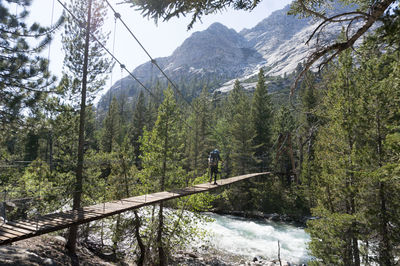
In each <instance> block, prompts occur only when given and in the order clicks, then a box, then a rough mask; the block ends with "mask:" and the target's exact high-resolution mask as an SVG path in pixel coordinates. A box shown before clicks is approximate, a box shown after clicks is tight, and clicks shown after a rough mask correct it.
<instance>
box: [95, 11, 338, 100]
mask: <svg viewBox="0 0 400 266" xmlns="http://www.w3.org/2000/svg"><path fill="white" fill-rule="evenodd" d="M289 9H290V7H289V5H287V6H286V7H285V8H283V9H280V10H276V11H274V12H273V13H272V14H271V15H269V16H268V17H266V18H265V19H263V20H262V21H260V22H259V23H258V24H257V25H255V26H254V27H253V28H251V29H243V30H241V31H240V32H236V31H235V30H234V29H229V28H228V27H226V26H225V25H223V24H221V23H219V22H216V23H213V24H211V25H210V26H209V27H208V28H207V29H206V30H204V31H198V32H194V33H192V34H191V36H190V37H189V38H187V39H186V40H185V41H184V42H183V43H182V44H181V45H180V46H178V47H177V48H176V49H175V50H174V52H173V53H172V54H171V55H170V56H167V57H161V58H156V59H155V60H156V62H157V63H158V65H159V66H160V68H161V69H163V71H164V72H165V73H166V74H167V75H168V76H169V78H170V79H171V80H173V81H174V83H177V84H178V83H179V84H188V83H191V82H193V81H196V82H197V83H199V80H201V81H202V84H203V86H204V85H206V86H209V88H210V89H211V90H213V91H221V92H226V91H229V90H230V89H231V88H232V86H233V81H234V80H235V79H239V80H241V81H245V80H246V79H249V78H251V77H253V76H255V75H256V74H257V72H258V71H259V69H260V68H264V70H265V73H266V74H267V75H269V76H286V74H290V73H293V72H294V71H295V70H296V68H297V66H298V64H299V63H301V62H302V61H304V59H305V58H306V57H307V56H308V55H309V52H310V50H309V47H307V46H306V45H305V42H306V40H307V38H308V37H309V36H310V34H311V33H312V31H313V30H314V28H315V26H316V25H314V24H313V21H312V20H311V19H310V18H306V19H298V18H296V17H294V16H289V15H287V12H288V11H289ZM330 28H332V26H329V25H328V27H327V31H328V32H329V31H330ZM331 30H332V31H337V26H336V27H334V28H332V29H331ZM132 74H133V75H134V76H136V77H137V78H138V79H139V80H141V82H143V83H144V84H146V85H147V86H150V87H151V86H154V85H155V83H156V82H157V81H161V82H166V80H165V78H164V77H163V76H162V74H161V73H160V71H159V70H158V69H157V67H155V66H152V63H151V62H150V61H149V62H146V63H144V64H142V65H140V66H138V67H137V68H135V69H134V70H133V71H132ZM200 83H201V82H200ZM179 84H178V85H179ZM203 86H199V88H198V89H197V90H198V91H194V92H193V93H194V94H196V93H199V92H200V91H201V89H202V87H203ZM245 87H246V86H245ZM247 87H249V86H247ZM140 90H142V88H141V87H140V85H139V84H137V82H136V81H134V80H133V79H132V78H131V77H125V78H123V80H122V81H121V80H120V81H117V82H116V83H114V85H113V86H112V87H111V88H110V90H109V91H108V92H107V93H106V95H104V96H103V97H102V99H101V100H100V101H99V105H101V103H102V102H103V106H104V102H105V100H104V99H108V98H109V96H110V94H111V93H112V94H113V95H116V96H117V97H128V98H132V97H135V96H136V95H137V94H138V92H139V91H140ZM195 96H196V95H189V97H195Z"/></svg>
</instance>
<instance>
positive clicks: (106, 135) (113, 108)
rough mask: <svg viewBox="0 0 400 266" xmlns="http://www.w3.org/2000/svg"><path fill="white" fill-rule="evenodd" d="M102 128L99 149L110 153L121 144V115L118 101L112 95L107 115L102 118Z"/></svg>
mask: <svg viewBox="0 0 400 266" xmlns="http://www.w3.org/2000/svg"><path fill="white" fill-rule="evenodd" d="M102 130H103V132H102V135H101V139H100V147H101V150H102V151H103V152H105V153H111V152H112V151H113V150H114V149H116V147H117V146H118V145H120V144H121V116H120V112H119V105H118V101H117V99H116V98H115V97H113V99H112V101H111V104H110V107H109V109H108V112H107V115H106V117H105V118H104V121H103V129H102Z"/></svg>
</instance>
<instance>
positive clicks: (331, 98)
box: [308, 52, 363, 265]
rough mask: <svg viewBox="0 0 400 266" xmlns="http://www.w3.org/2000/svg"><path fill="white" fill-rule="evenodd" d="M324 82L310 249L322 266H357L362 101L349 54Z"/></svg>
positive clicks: (358, 254)
mask: <svg viewBox="0 0 400 266" xmlns="http://www.w3.org/2000/svg"><path fill="white" fill-rule="evenodd" d="M329 84H330V87H329V90H328V92H327V96H326V97H325V99H324V104H323V109H322V110H323V113H324V115H325V117H326V118H327V119H328V121H327V123H326V125H325V126H324V127H323V128H322V129H321V132H320V134H319V138H318V144H317V150H316V161H317V162H318V163H319V167H320V169H321V170H320V171H319V173H315V176H314V181H313V182H317V183H318V187H317V191H314V193H315V195H316V198H317V203H318V204H317V206H316V207H315V208H314V209H313V215H315V216H319V217H321V219H318V221H311V222H309V229H308V230H309V232H310V234H311V237H312V240H311V243H310V249H311V250H312V252H313V254H314V255H316V256H317V257H319V258H322V260H323V262H324V263H327V264H344V265H360V250H359V246H358V240H359V239H360V235H359V227H360V224H361V221H360V220H359V217H358V214H359V206H358V204H357V203H358V202H359V199H360V191H359V189H360V181H361V178H360V170H361V169H360V164H359V161H360V160H361V159H362V156H360V154H363V151H362V147H358V146H357V145H356V144H357V140H358V138H359V133H360V132H359V130H360V128H359V127H358V126H357V125H358V124H359V121H360V110H359V108H360V106H362V103H361V102H360V90H359V88H357V86H355V75H354V66H353V60H352V56H351V54H350V53H349V52H346V53H344V54H342V55H341V56H340V57H339V62H338V64H337V67H336V71H335V72H334V74H333V78H332V79H331V82H330V83H329ZM323 228H324V229H323Z"/></svg>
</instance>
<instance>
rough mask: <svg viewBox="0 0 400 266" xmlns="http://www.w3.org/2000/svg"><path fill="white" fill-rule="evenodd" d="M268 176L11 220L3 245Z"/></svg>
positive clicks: (1, 235)
mask: <svg viewBox="0 0 400 266" xmlns="http://www.w3.org/2000/svg"><path fill="white" fill-rule="evenodd" d="M267 174H270V173H269V172H265V173H254V174H247V175H241V176H235V177H231V178H227V179H221V180H218V181H217V184H218V185H213V184H210V183H204V184H199V185H195V186H192V187H186V188H183V189H179V190H174V191H163V192H157V193H153V194H147V195H142V196H136V197H131V198H126V199H122V200H117V201H112V202H107V203H105V204H103V203H101V204H97V205H93V206H88V207H84V208H81V209H79V210H71V211H65V212H58V213H52V214H47V215H44V216H41V217H40V218H38V219H37V220H26V221H17V222H11V221H7V223H6V224H3V225H1V226H0V245H5V244H9V243H12V242H15V241H18V240H23V239H26V238H30V237H34V236H38V235H43V234H47V233H50V232H54V231H58V230H61V229H64V228H68V227H70V226H71V225H76V224H83V223H88V222H91V221H94V220H99V219H102V218H105V217H108V216H112V215H115V214H119V213H122V212H125V211H129V210H134V209H138V208H141V207H144V206H147V205H152V204H155V203H159V202H162V201H166V200H170V199H175V198H180V197H184V196H189V195H193V194H196V193H202V192H206V191H211V190H214V189H217V188H219V187H223V186H227V185H230V184H233V183H236V182H239V181H242V180H246V179H249V178H252V177H257V176H263V175H267Z"/></svg>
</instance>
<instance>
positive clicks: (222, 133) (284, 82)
mask: <svg viewBox="0 0 400 266" xmlns="http://www.w3.org/2000/svg"><path fill="white" fill-rule="evenodd" d="M33 1H38V0H33ZM57 1H58V0H57ZM263 1H272V0H263ZM31 2H32V0H4V1H0V34H1V40H0V184H1V185H0V190H1V191H0V193H2V194H0V195H1V199H0V201H1V202H2V203H1V204H0V212H1V213H0V215H1V216H2V218H0V219H1V220H0V226H1V224H2V223H5V222H6V220H7V221H13V220H23V219H33V218H34V217H36V215H37V213H41V214H46V213H53V212H58V211H62V210H63V209H67V208H72V209H79V208H81V207H84V206H90V205H95V204H99V203H104V202H110V201H113V200H120V199H123V198H128V197H133V196H138V195H145V194H149V193H154V192H159V191H171V190H173V189H179V188H184V187H187V186H191V185H193V184H201V183H206V182H209V179H210V172H209V165H208V160H207V158H208V156H209V154H210V152H211V151H212V150H214V149H218V150H219V152H220V156H221V161H220V162H219V169H220V174H219V175H218V179H224V178H228V177H233V176H239V175H244V174H249V173H259V172H271V174H270V175H268V176H267V177H263V178H255V179H251V180H248V181H245V182H241V183H237V184H235V185H231V186H229V187H227V188H220V189H217V190H214V191H212V192H206V193H201V194H200V193H199V194H196V195H193V196H188V197H183V198H179V199H173V200H170V201H166V202H161V203H159V204H156V205H153V206H148V207H146V208H144V209H143V210H141V209H139V210H134V211H130V212H129V213H128V214H118V215H114V216H111V217H109V218H105V219H103V220H98V221H94V222H91V223H87V224H82V225H79V226H78V225H74V226H72V227H70V228H68V229H64V230H63V231H62V232H61V233H62V234H63V235H64V236H65V237H66V239H67V242H66V248H67V249H68V250H69V251H70V252H72V253H73V252H74V251H75V249H76V246H77V245H79V243H83V242H85V241H89V240H88V239H90V238H91V235H93V234H96V235H99V236H100V237H101V241H103V238H104V239H106V238H108V239H110V241H111V242H110V243H111V244H109V246H110V249H111V251H112V252H113V253H114V254H116V256H118V254H119V252H120V250H121V246H122V245H123V243H125V244H124V245H126V242H127V241H128V242H129V246H130V247H131V248H130V250H131V251H130V252H131V253H133V254H135V256H134V258H135V263H136V264H137V265H169V264H170V261H171V260H170V259H171V256H172V254H174V252H176V251H177V250H178V249H181V248H182V247H185V246H186V245H187V244H188V243H191V242H194V241H196V239H197V238H199V237H201V235H202V234H203V232H202V231H201V230H199V229H198V227H197V225H196V223H195V222H194V221H195V220H196V221H197V219H204V218H201V215H200V214H201V213H203V212H216V213H224V214H234V213H242V214H243V213H244V216H246V215H250V214H251V213H252V214H254V213H266V214H271V213H277V214H279V215H285V216H289V217H292V219H293V220H295V221H300V220H302V219H304V218H305V217H307V221H306V222H305V224H304V228H305V231H306V232H307V233H308V234H309V236H310V241H309V242H308V252H309V254H310V255H311V256H312V257H313V259H312V260H311V261H309V262H308V264H309V265H386V266H388V265H399V264H400V4H399V1H398V0H393V1H388V0H376V1H369V0H368V1H367V0H337V1H329V0H312V1H311V0H294V1H293V2H292V4H291V9H290V12H289V13H290V14H289V15H291V16H298V17H300V18H304V17H310V16H311V17H315V18H316V19H320V21H322V22H321V25H320V26H321V27H320V28H318V30H321V31H323V30H324V27H325V26H326V25H327V24H330V23H335V22H338V21H340V22H350V21H351V22H350V24H352V22H353V21H355V22H357V21H358V22H360V21H361V22H360V23H359V24H357V26H356V29H355V30H353V31H351V30H347V29H346V27H342V30H341V31H340V30H339V31H338V32H336V33H335V34H336V35H335V39H334V40H333V42H331V43H320V44H319V46H318V49H316V50H313V51H311V52H310V56H309V58H306V59H305V60H304V61H299V62H296V64H298V67H297V68H296V70H295V72H293V73H290V74H289V73H288V74H287V75H286V74H285V76H284V77H281V76H272V75H268V74H267V73H266V72H268V69H263V68H260V69H259V71H258V74H257V75H254V76H252V77H250V78H249V79H250V81H251V82H253V83H254V86H253V87H251V88H249V87H244V86H243V85H242V81H243V80H241V79H236V81H235V82H234V85H233V88H232V89H231V90H230V91H229V92H220V91H217V90H216V88H218V86H216V85H220V86H221V85H222V84H220V83H219V81H218V80H216V79H214V80H201V79H193V80H190V81H182V80H168V79H167V78H166V77H164V76H162V75H161V74H160V76H157V77H154V80H152V81H151V82H146V83H145V84H143V85H142V86H143V87H142V89H140V91H138V93H137V94H136V95H135V96H134V97H128V96H127V95H121V94H118V93H115V94H114V93H113V91H112V90H110V91H108V92H107V93H106V94H105V95H104V96H103V99H102V101H101V102H100V103H99V104H98V103H97V101H96V97H98V93H99V92H100V91H101V90H104V89H105V88H107V89H108V88H109V79H110V75H112V74H111V73H112V69H113V68H114V67H118V68H119V67H120V68H121V71H122V70H126V69H125V66H124V65H122V64H120V62H118V61H117V60H116V58H113V56H112V52H111V53H110V51H108V52H107V51H105V50H104V47H105V45H106V43H110V42H112V33H110V32H107V31H105V30H104V23H105V16H106V13H107V12H108V11H107V10H108V9H109V6H108V2H107V1H104V0H80V1H79V0H71V1H69V3H68V4H65V8H66V10H65V11H64V13H63V15H62V16H61V17H60V18H56V19H55V20H54V23H53V24H52V26H50V27H44V26H41V25H39V24H36V23H33V24H32V23H28V22H27V17H28V16H29V11H30V5H31V4H32V3H31ZM59 2H63V1H59ZM120 2H122V3H123V4H124V5H125V7H126V8H128V7H129V8H132V10H133V9H135V8H136V9H139V10H141V11H142V12H143V15H144V16H147V17H149V18H150V19H151V21H152V22H153V19H154V20H156V21H157V20H160V21H161V20H163V19H166V20H169V19H170V18H172V17H176V16H178V17H179V15H186V14H189V16H190V17H191V18H192V22H191V24H190V25H188V27H189V28H190V27H191V26H192V25H193V23H198V22H197V21H198V20H199V19H201V17H203V16H206V14H207V13H208V12H216V11H218V10H222V12H223V10H224V9H225V8H226V7H228V6H229V7H234V8H235V9H242V10H251V9H252V8H254V6H255V5H257V4H258V3H259V2H260V1H259V0H257V1H249V0H244V1H243V0H217V1H196V0H189V1H186V0H185V1H183V0H171V1H159V0H150V1H144V0H121V1H120ZM334 2H335V3H337V2H339V3H340V4H343V5H357V8H356V11H354V12H348V13H343V14H340V15H337V16H335V17H326V16H325V15H326V14H325V12H324V8H329V7H328V6H329V5H333V4H334ZM122 3H121V4H122ZM56 4H57V2H56ZM113 4H114V3H113ZM14 6H18V7H19V8H18V12H17V13H16V12H15V8H14V9H12V8H11V7H14ZM67 10H68V11H67ZM213 10H214V11H213ZM316 25H318V23H316ZM354 25H355V24H354ZM354 25H352V26H354ZM59 33H61V36H62V37H61V39H62V49H63V51H64V53H65V58H64V61H63V68H62V75H61V76H58V77H56V76H55V75H54V74H53V73H52V69H50V68H49V60H51V59H50V58H48V57H47V52H46V51H47V49H48V48H49V46H51V44H52V40H53V38H54V35H55V34H59ZM313 35H314V36H309V37H310V38H318V37H317V36H316V35H317V32H314V33H313ZM127 71H128V72H129V70H127ZM128 72H126V73H125V74H126V75H127V76H129V74H127V73H128ZM115 78H116V77H114V81H115ZM135 78H136V77H135ZM139 82H140V80H139ZM274 84H275V85H274ZM276 84H278V85H276ZM121 86H122V85H121ZM271 86H275V87H274V90H273V91H272V90H271ZM277 87H278V89H277ZM3 198H4V200H3ZM7 202H9V203H7ZM187 212H190V213H191V215H187V214H186V213H187ZM5 214H6V215H5ZM197 216H198V218H196V219H195V218H194V217H197ZM199 217H200V218H199ZM105 225H107V226H106V227H107V230H105ZM0 228H1V227H0ZM0 230H1V229H0Z"/></svg>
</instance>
